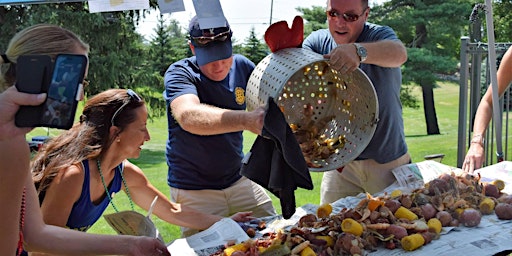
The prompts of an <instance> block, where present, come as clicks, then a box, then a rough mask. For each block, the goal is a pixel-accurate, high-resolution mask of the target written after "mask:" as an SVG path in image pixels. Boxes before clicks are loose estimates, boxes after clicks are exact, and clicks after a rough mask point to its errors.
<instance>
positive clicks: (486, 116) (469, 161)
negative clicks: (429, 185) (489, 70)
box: [462, 47, 512, 172]
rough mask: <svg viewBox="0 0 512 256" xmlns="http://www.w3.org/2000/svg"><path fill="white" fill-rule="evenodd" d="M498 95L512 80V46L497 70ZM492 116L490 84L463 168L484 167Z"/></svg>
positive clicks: (480, 107)
mask: <svg viewBox="0 0 512 256" xmlns="http://www.w3.org/2000/svg"><path fill="white" fill-rule="evenodd" d="M497 81H498V95H500V97H501V96H503V93H504V92H505V90H506V89H507V88H508V86H509V84H510V82H511V81H512V47H511V48H509V49H508V50H507V51H506V52H505V54H504V55H503V58H502V59H501V64H500V67H499V69H498V71H497ZM491 117H492V86H489V88H488V89H487V91H486V92H485V94H484V96H483V97H482V99H481V101H480V104H479V105H478V109H477V111H476V114H475V120H474V123H473V137H472V139H471V140H470V147H469V150H468V153H467V154H466V158H465V161H464V164H463V166H462V169H463V170H464V171H466V172H473V171H474V169H478V168H480V167H482V165H483V163H484V145H483V138H484V136H485V131H486V130H487V127H488V126H489V122H490V121H491Z"/></svg>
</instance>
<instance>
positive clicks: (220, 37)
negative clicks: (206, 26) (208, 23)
mask: <svg viewBox="0 0 512 256" xmlns="http://www.w3.org/2000/svg"><path fill="white" fill-rule="evenodd" d="M231 34H232V32H231V29H229V30H228V31H225V32H222V33H219V34H217V35H214V36H196V37H190V40H192V41H193V42H194V43H195V45H197V46H206V45H207V44H209V43H211V42H213V41H219V42H224V41H226V40H227V39H229V38H231Z"/></svg>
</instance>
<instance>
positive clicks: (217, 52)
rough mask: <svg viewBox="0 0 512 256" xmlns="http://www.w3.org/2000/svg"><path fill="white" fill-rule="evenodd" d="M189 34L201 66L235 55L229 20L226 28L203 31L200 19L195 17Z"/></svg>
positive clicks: (189, 28) (191, 22) (190, 25)
mask: <svg viewBox="0 0 512 256" xmlns="http://www.w3.org/2000/svg"><path fill="white" fill-rule="evenodd" d="M188 32H189V36H190V42H191V43H192V45H193V46H194V51H195V55H196V59H197V64H199V66H203V65H206V64H208V63H210V62H213V61H217V60H223V59H227V58H229V57H231V55H233V47H232V43H231V36H232V34H233V32H232V31H231V28H230V27H229V24H228V21H227V20H226V26H224V27H216V28H207V29H201V28H200V26H199V19H198V18H197V16H195V17H194V18H192V20H191V21H190V24H189V27H188Z"/></svg>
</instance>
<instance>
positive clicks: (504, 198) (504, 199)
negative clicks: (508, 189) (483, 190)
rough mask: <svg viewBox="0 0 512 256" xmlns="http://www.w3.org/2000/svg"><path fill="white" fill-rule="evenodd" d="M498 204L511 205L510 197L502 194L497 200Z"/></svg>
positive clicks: (511, 198) (511, 196) (511, 199)
mask: <svg viewBox="0 0 512 256" xmlns="http://www.w3.org/2000/svg"><path fill="white" fill-rule="evenodd" d="M498 202H500V203H507V204H512V195H507V194H503V195H501V196H500V197H499V198H498Z"/></svg>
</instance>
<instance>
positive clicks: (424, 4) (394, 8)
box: [370, 0, 475, 135]
mask: <svg viewBox="0 0 512 256" xmlns="http://www.w3.org/2000/svg"><path fill="white" fill-rule="evenodd" d="M474 3H475V1H471V0H453V1H444V0H423V1H417V0H390V1H388V2H385V3H384V4H382V5H380V6H375V7H374V8H373V9H372V14H371V18H370V19H371V20H373V21H374V22H375V23H379V24H383V25H388V26H390V27H392V28H393V29H394V30H395V31H396V32H397V34H398V37H399V38H400V39H401V40H402V42H404V44H405V45H406V46H407V48H408V61H407V62H406V63H405V65H404V72H403V78H404V82H406V83H408V82H410V83H414V84H417V85H419V86H421V88H422V92H423V103H424V113H425V120H426V125H427V134H429V135H430V134H440V131H439V125H438V122H437V115H436V111H435V105H434V93H433V89H434V88H435V87H436V82H437V81H439V80H440V78H439V77H438V76H437V75H438V74H451V73H454V72H455V71H456V70H457V63H458V58H459V56H460V54H459V49H460V36H461V35H463V34H464V33H465V31H467V30H468V25H469V22H468V17H469V15H470V13H471V10H472V8H473V5H474Z"/></svg>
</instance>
